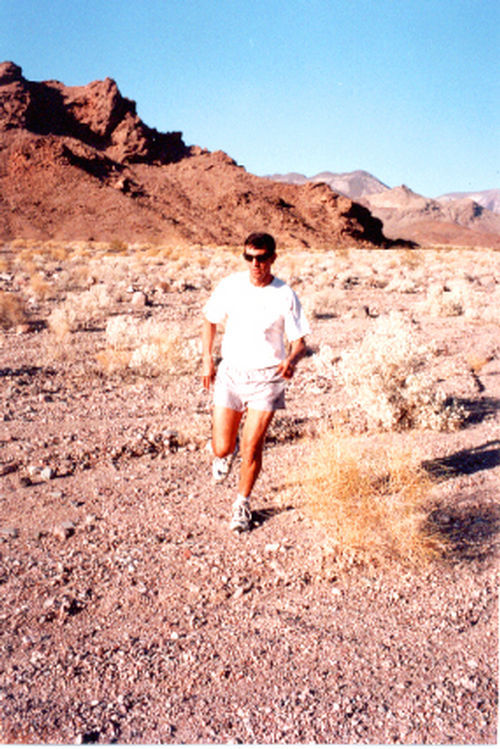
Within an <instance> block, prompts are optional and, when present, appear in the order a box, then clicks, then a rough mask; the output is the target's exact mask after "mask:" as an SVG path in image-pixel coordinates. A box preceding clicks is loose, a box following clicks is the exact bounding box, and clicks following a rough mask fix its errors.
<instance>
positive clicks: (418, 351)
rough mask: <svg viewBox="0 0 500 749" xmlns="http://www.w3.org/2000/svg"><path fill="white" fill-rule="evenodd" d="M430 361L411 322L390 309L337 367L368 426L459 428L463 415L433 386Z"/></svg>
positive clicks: (400, 428) (428, 351)
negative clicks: (362, 412) (390, 311)
mask: <svg viewBox="0 0 500 749" xmlns="http://www.w3.org/2000/svg"><path fill="white" fill-rule="evenodd" d="M430 365H431V351H430V349H429V347H428V346H427V345H423V344H422V343H419V342H418V341H417V338H416V334H415V330H414V329H413V328H412V325H411V323H409V322H408V321H406V320H405V318H404V317H403V316H402V315H401V314H399V313H390V314H389V315H384V316H382V317H380V318H379V319H378V320H377V321H376V323H374V326H373V328H372V329H371V330H369V331H368V333H367V334H366V336H365V338H364V339H363V341H362V342H361V343H360V344H359V345H358V346H356V347H355V348H353V349H351V350H349V351H344V352H343V353H342V355H341V357H340V361H339V363H338V365H337V370H336V371H337V372H338V374H339V376H340V379H341V381H342V382H343V384H344V385H345V387H346V390H347V393H348V395H349V397H350V398H351V400H352V402H354V403H356V404H357V405H358V406H359V407H360V408H361V409H362V410H363V411H364V413H365V414H366V417H367V419H368V422H369V425H370V426H372V427H377V428H379V427H382V428H384V429H389V430H403V429H412V428H418V427H420V428H428V429H438V430H447V429H458V428H459V427H461V426H462V425H463V424H464V422H465V413H464V411H463V409H462V408H461V407H460V406H458V405H457V404H456V403H455V401H453V400H452V399H449V398H447V397H446V395H445V393H444V392H443V391H442V390H441V389H440V388H438V387H437V385H436V383H435V381H434V378H433V377H432V375H431V373H430Z"/></svg>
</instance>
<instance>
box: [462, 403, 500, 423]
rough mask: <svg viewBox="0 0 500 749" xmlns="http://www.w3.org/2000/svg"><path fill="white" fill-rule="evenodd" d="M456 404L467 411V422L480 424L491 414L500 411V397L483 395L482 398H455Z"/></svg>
mask: <svg viewBox="0 0 500 749" xmlns="http://www.w3.org/2000/svg"><path fill="white" fill-rule="evenodd" d="M453 401H454V403H455V405H457V406H461V407H462V408H463V409H464V411H465V413H466V418H465V423H466V425H469V424H480V423H481V422H482V421H484V420H485V419H487V418H488V417H489V416H494V415H495V414H496V413H497V412H498V411H500V399H498V398H490V397H487V396H483V397H481V398H454V399H453Z"/></svg>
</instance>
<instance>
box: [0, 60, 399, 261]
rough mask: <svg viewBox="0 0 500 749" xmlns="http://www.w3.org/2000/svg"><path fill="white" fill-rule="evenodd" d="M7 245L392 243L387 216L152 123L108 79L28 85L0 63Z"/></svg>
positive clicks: (0, 219)
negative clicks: (385, 227)
mask: <svg viewBox="0 0 500 749" xmlns="http://www.w3.org/2000/svg"><path fill="white" fill-rule="evenodd" d="M0 195H1V198H0V238H2V239H4V240H10V239H13V238H15V237H25V238H33V239H42V240H43V239H50V238H55V239H82V240H100V241H112V240H120V241H127V242H136V241H154V242H160V241H161V242H163V243H166V244H173V243H176V244H179V243H181V244H182V243H188V244H193V243H194V244H196V243H208V244H217V245H222V244H239V243H240V242H241V240H242V237H243V236H244V235H245V234H247V233H249V232H250V231H254V230H256V229H259V228H266V229H268V230H269V231H271V232H273V233H274V234H275V235H276V238H277V240H278V242H279V243H280V245H281V246H287V247H310V246H314V247H331V246H347V245H350V246H367V247H370V246H379V247H384V246H388V245H390V244H391V243H390V242H388V240H387V239H386V238H385V236H384V234H383V232H382V224H381V222H380V220H378V219H375V218H374V217H373V216H372V215H371V214H370V212H369V210H367V209H366V208H365V207H363V206H361V205H359V204H357V203H354V202H353V201H351V200H350V199H349V198H346V197H343V196H339V195H337V194H336V193H334V192H332V191H331V190H330V188H329V187H328V186H327V185H324V184H318V185H304V186H296V185H284V184H280V183H277V182H270V181H269V180H266V179H264V178H261V177H256V176H254V175H251V174H249V173H248V172H246V171H245V169H244V168H243V167H241V166H238V165H237V164H236V162H235V161H234V160H233V159H232V158H230V157H229V156H227V155H226V154H225V153H223V152H215V153H210V152H208V151H206V150H204V149H202V148H200V147H197V146H187V145H186V144H185V143H184V141H183V139H182V135H181V133H180V132H170V133H159V132H158V131H157V130H155V129H153V128H150V127H148V126H147V125H145V124H144V123H143V122H142V120H141V119H140V118H139V117H138V115H137V113H136V105H135V103H134V102H133V101H131V100H129V99H126V98H124V97H123V96H122V95H121V93H120V91H119V89H118V86H117V84H116V83H115V82H114V81H113V80H111V79H109V78H106V79H105V80H104V81H94V82H92V83H89V84H88V85H85V86H65V85H64V84H63V83H60V82H58V81H44V82H41V83H38V82H33V81H28V80H27V79H25V78H24V77H23V75H22V70H21V68H20V67H19V66H18V65H16V64H14V63H12V62H4V63H2V64H1V65H0Z"/></svg>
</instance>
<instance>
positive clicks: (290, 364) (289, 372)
mask: <svg viewBox="0 0 500 749" xmlns="http://www.w3.org/2000/svg"><path fill="white" fill-rule="evenodd" d="M294 373H295V362H294V361H293V359H291V358H290V357H287V358H286V359H283V361H282V362H280V363H279V364H278V374H279V375H281V376H282V377H284V378H285V380H291V379H292V377H293V375H294Z"/></svg>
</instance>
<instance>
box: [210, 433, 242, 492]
mask: <svg viewBox="0 0 500 749" xmlns="http://www.w3.org/2000/svg"><path fill="white" fill-rule="evenodd" d="M238 448H239V443H238V440H236V445H235V448H234V451H233V452H232V453H230V454H229V455H226V456H225V457H224V458H218V457H217V456H215V457H214V459H213V460H212V477H213V480H214V481H215V483H216V484H220V483H222V481H225V480H226V479H227V477H228V476H229V471H230V470H231V466H232V465H233V460H234V457H235V455H236V453H237V452H238ZM210 449H212V448H211V446H210ZM212 454H213V451H212Z"/></svg>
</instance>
